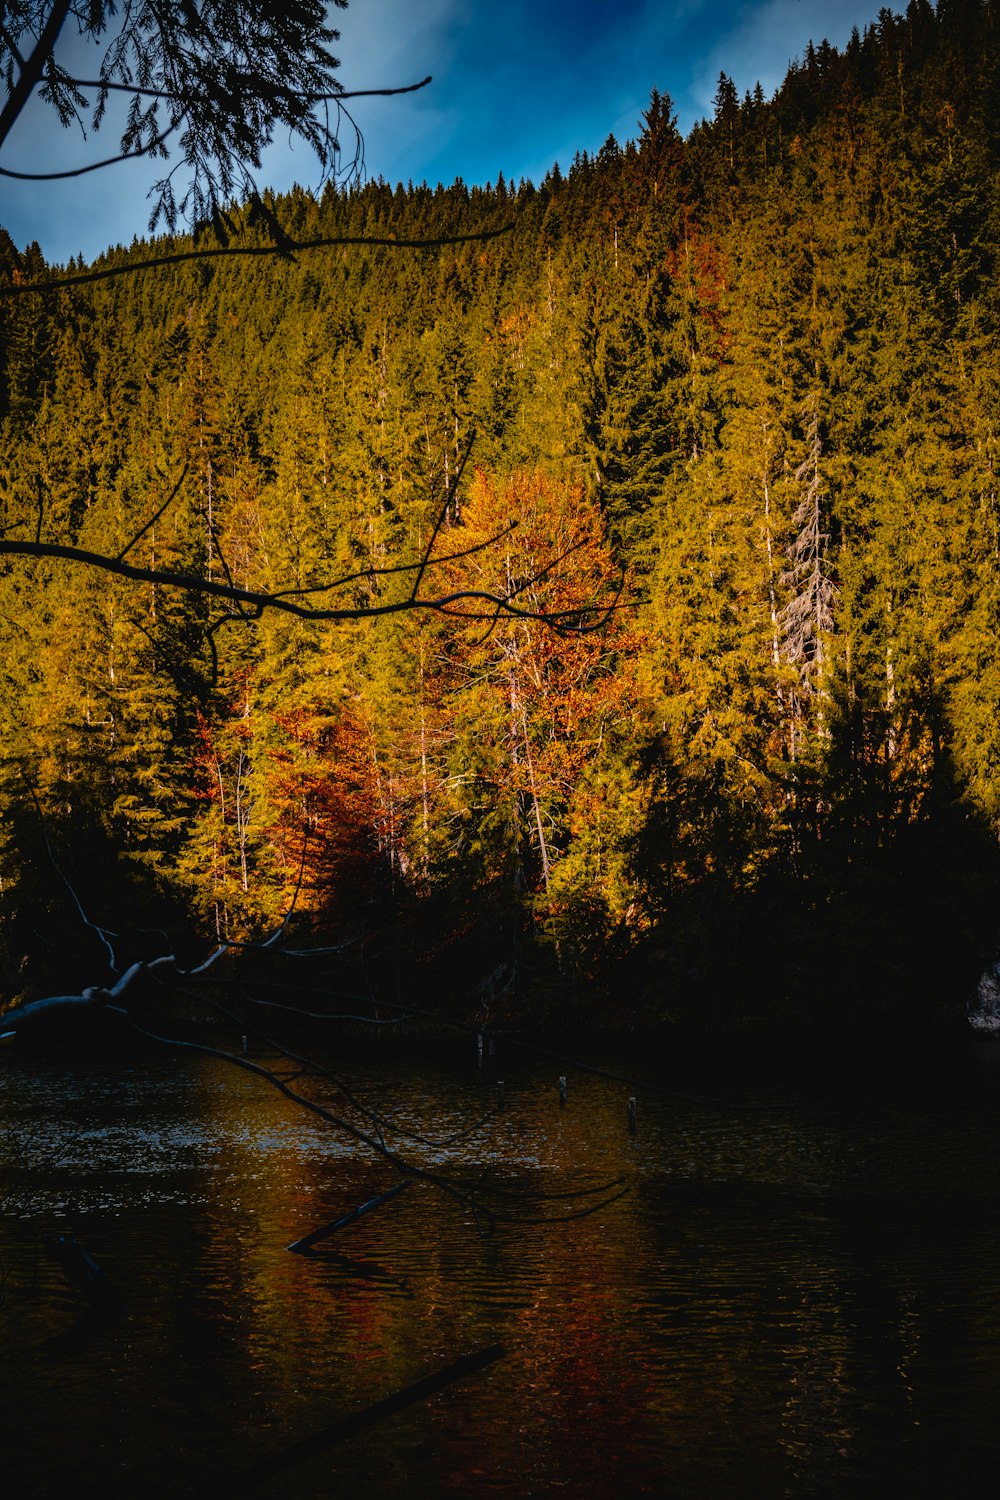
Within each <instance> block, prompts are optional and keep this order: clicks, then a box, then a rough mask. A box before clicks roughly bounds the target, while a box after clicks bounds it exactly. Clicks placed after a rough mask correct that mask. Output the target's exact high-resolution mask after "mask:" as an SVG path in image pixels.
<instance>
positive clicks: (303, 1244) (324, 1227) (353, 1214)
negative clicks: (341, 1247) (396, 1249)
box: [285, 1177, 410, 1255]
mask: <svg viewBox="0 0 1000 1500" xmlns="http://www.w3.org/2000/svg"><path fill="white" fill-rule="evenodd" d="M409 1185H410V1179H409V1178H408V1177H404V1178H403V1181H402V1182H397V1183H396V1185H395V1187H391V1188H389V1189H388V1191H386V1192H384V1193H379V1195H378V1197H377V1198H369V1199H368V1202H367V1203H362V1204H361V1205H360V1207H358V1208H352V1209H351V1211H350V1213H348V1214H342V1215H341V1217H340V1218H339V1219H334V1220H333V1221H332V1222H331V1223H329V1224H321V1225H320V1227H319V1229H314V1230H313V1231H312V1233H311V1234H305V1235H303V1236H302V1238H301V1239H300V1240H293V1241H292V1243H291V1244H290V1245H287V1246H286V1247H285V1248H286V1249H288V1250H290V1251H291V1252H292V1254H293V1255H308V1254H309V1251H310V1250H311V1249H312V1247H313V1246H314V1245H318V1244H319V1243H320V1241H321V1240H325V1239H326V1238H327V1236H328V1235H331V1234H333V1233H334V1232H335V1230H337V1229H343V1227H344V1225H345V1224H353V1223H354V1220H355V1219H361V1218H363V1217H364V1215H365V1214H370V1213H371V1211H372V1209H373V1208H380V1207H381V1205H382V1204H383V1203H388V1201H389V1199H390V1198H395V1196H396V1194H397V1193H401V1192H402V1191H403V1189H404V1188H407V1187H409Z"/></svg>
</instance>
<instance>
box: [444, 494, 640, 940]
mask: <svg viewBox="0 0 1000 1500" xmlns="http://www.w3.org/2000/svg"><path fill="white" fill-rule="evenodd" d="M508 526H509V527H510V529H509V530H507V531H506V533H505V534H504V535H503V536H502V537H501V538H500V539H499V540H498V541H497V542H496V543H495V544H494V545H493V546H491V547H486V548H484V550H483V551H482V552H480V553H478V554H477V555H476V557H475V559H474V560H473V561H474V565H475V567H476V569H477V572H478V578H479V582H480V585H481V587H482V588H483V589H484V590H488V591H495V590H496V589H498V588H502V589H504V590H506V591H513V592H514V594H515V596H516V599H517V603H518V605H519V607H520V608H521V609H522V610H523V614H522V615H521V616H520V617H513V618H512V617H510V616H509V615H508V616H507V617H505V618H497V619H495V620H494V621H492V622H489V621H487V622H485V623H484V621H483V620H481V619H478V620H470V621H469V623H468V624H467V626H466V627H465V628H464V630H463V631H461V632H459V633H458V634H457V635H456V638H455V639H454V641H453V643H452V644H451V645H450V647H449V665H448V670H447V672H446V674H445V676H446V678H447V680H448V683H449V685H448V688H447V691H448V692H449V695H450V697H451V699H452V705H453V708H452V715H453V717H452V722H453V725H454V728H455V740H454V742H453V746H452V760H451V776H450V777H449V779H448V781H447V783H446V786H445V792H444V795H445V798H446V799H447V800H448V801H449V802H450V807H449V808H448V809H447V815H448V816H449V817H450V818H451V820H452V822H453V824H454V825H455V826H456V827H457V828H458V829H460V830H461V833H460V837H461V838H463V839H464V841H465V843H466V846H467V848H468V849H469V850H470V851H472V852H473V853H474V854H475V855H476V856H477V863H478V867H479V875H480V878H481V879H482V880H483V881H484V882H486V883H487V884H492V885H495V886H497V887H498V888H499V889H501V890H503V891H505V892H506V894H507V896H509V897H513V898H514V899H515V900H518V901H521V902H523V904H524V905H525V906H526V908H527V910H528V912H529V914H530V920H531V922H532V923H533V924H534V925H536V926H537V927H538V928H540V929H541V931H542V932H543V934H544V935H545V936H547V937H548V938H549V939H550V940H551V941H552V942H553V944H554V945H555V948H556V951H557V954H558V956H559V960H560V965H561V966H562V965H563V964H564V963H565V962H566V961H567V960H570V959H571V960H572V962H573V963H574V964H575V965H582V966H583V967H584V968H590V967H591V965H592V961H593V958H594V954H595V952H596V951H597V948H598V946H599V945H600V943H601V940H602V939H604V938H606V936H607V933H608V931H609V929H613V928H615V927H619V926H625V925H628V924H629V923H630V922H632V921H633V920H634V919H635V915H636V906H635V894H634V891H633V889H632V884H631V880H630V877H629V874H628V858H627V850H628V844H629V840H630V838H631V837H632V835H633V834H634V832H635V830H636V828H637V826H638V821H639V817H640V812H641V806H640V804H641V792H640V789H639V785H638V780H637V778H636V777H635V776H634V774H633V771H632V768H631V766H630V764H629V761H628V757H627V755H626V753H625V748H624V742H625V740H626V737H627V733H630V732H631V730H632V728H633V727H634V721H635V716H636V714H637V712H640V711H641V710H640V706H639V704H638V701H637V694H636V687H635V673H634V670H633V667H634V660H635V639H634V637H633V635H632V634H631V633H630V618H629V612H628V610H627V608H625V606H624V605H623V602H622V601H623V595H622V593H621V588H620V583H621V580H620V576H619V573H618V570H617V569H616V567H615V564H614V562H613V559H612V556H611V551H610V548H609V545H608V542H607V538H606V535H605V528H604V523H603V517H602V515H601V512H600V509H599V507H598V505H597V503H596V501H595V500H594V499H593V498H592V497H591V496H589V495H588V494H587V493H586V492H585V490H584V489H583V487H582V486H581V485H580V484H579V483H577V482H575V481H572V480H565V479H559V478H556V477H553V476H552V475H549V474H546V473H543V472H541V471H539V470H521V471H518V472H515V473H513V474H511V475H509V476H507V477H499V476H496V475H493V474H490V473H488V472H485V471H483V470H478V471H477V472H476V474H475V477H474V480H473V482H472V484H471V486H470V490H469V494H468V497H467V499H466V500H465V501H464V502H463V504H462V507H461V512H460V527H461V530H462V531H463V532H464V533H465V537H466V542H467V545H475V544H477V543H479V542H480V541H485V540H486V539H487V538H489V537H491V536H496V534H497V533H498V532H500V531H502V530H503V529H504V527H508ZM466 566H467V567H468V563H467V564H466Z"/></svg>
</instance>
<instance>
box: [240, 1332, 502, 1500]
mask: <svg viewBox="0 0 1000 1500" xmlns="http://www.w3.org/2000/svg"><path fill="white" fill-rule="evenodd" d="M506 1352H507V1351H506V1349H505V1348H504V1347H503V1345H502V1344H491V1345H490V1346H489V1347H488V1348H486V1349H479V1350H477V1351H476V1352H475V1353H474V1354H465V1355H463V1356H462V1358H461V1359H456V1360H455V1362H454V1364H450V1365H446V1366H445V1368H444V1369H443V1370H438V1371H436V1372H435V1373H434V1374H433V1375H425V1376H424V1377H423V1379H422V1380H415V1381H414V1382H413V1384H412V1385H407V1386H404V1387H403V1389H402V1390H399V1391H396V1393H395V1394H394V1395H392V1396H386V1397H385V1398H384V1400H382V1401H376V1402H374V1403H373V1405H371V1406H366V1407H364V1409H363V1410H362V1411H358V1412H353V1413H352V1414H351V1415H350V1416H348V1417H341V1419H340V1421H339V1422H334V1423H333V1424H332V1425H331V1426H330V1427H324V1428H323V1429H322V1431H320V1432H314V1433H313V1434H312V1435H311V1436H310V1437H307V1438H302V1439H300V1441H299V1442H297V1443H292V1444H291V1445H290V1446H289V1447H287V1448H283V1449H282V1450H281V1452H280V1453H274V1454H272V1455H271V1456H270V1457H269V1458H265V1459H262V1460H261V1462H260V1463H258V1464H256V1465H255V1466H254V1467H253V1468H252V1469H250V1470H248V1471H247V1472H246V1473H244V1474H242V1475H240V1476H239V1478H240V1481H241V1487H242V1485H249V1486H255V1485H258V1484H263V1483H264V1481H265V1480H267V1479H271V1478H273V1477H274V1475H276V1474H282V1473H284V1471H285V1470H286V1469H290V1468H292V1467H293V1466H294V1465H295V1464H299V1463H303V1462H305V1460H306V1459H309V1458H316V1457H318V1456H319V1454H321V1453H324V1452H325V1451H326V1449H327V1448H331V1447H333V1445H334V1444H335V1443H341V1442H343V1441H344V1439H345V1438H350V1437H354V1436H355V1434H357V1433H359V1432H364V1431H365V1430H366V1428H368V1427H374V1426H375V1424H376V1423H377V1422H383V1421H384V1420H385V1419H386V1417H391V1416H394V1415H395V1414H396V1412H398V1411H403V1410H404V1408H405V1407H407V1406H412V1405H414V1403H415V1402H417V1401H425V1400H426V1399H427V1397H428V1396H433V1395H435V1394H436V1393H437V1392H438V1391H443V1390H444V1389H445V1388H446V1387H447V1386H449V1385H453V1384H454V1383H455V1381H456V1380H462V1379H463V1378H464V1377H465V1376H466V1375H474V1374H475V1373H476V1371H477V1370H484V1369H485V1368H486V1366H487V1365H492V1364H494V1363H495V1362H496V1361H497V1360H498V1359H502V1358H503V1356H504V1355H505V1354H506Z"/></svg>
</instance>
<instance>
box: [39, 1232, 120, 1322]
mask: <svg viewBox="0 0 1000 1500" xmlns="http://www.w3.org/2000/svg"><path fill="white" fill-rule="evenodd" d="M45 1248H46V1250H47V1251H48V1252H49V1254H50V1255H51V1257H52V1259H53V1260H54V1261H55V1262H56V1263H57V1264H58V1265H59V1266H60V1267H61V1268H62V1271H63V1274H64V1275H65V1277H66V1280H67V1281H68V1282H69V1283H70V1285H71V1286H72V1287H74V1288H75V1289H76V1291H78V1292H81V1293H82V1294H83V1295H84V1296H85V1297H86V1298H87V1300H88V1301H90V1302H92V1303H93V1304H94V1306H95V1307H98V1308H100V1309H101V1311H102V1312H106V1313H123V1312H125V1310H126V1308H125V1299H124V1297H122V1295H121V1293H120V1292H119V1290H118V1288H117V1287H116V1286H115V1284H114V1282H113V1281H112V1280H111V1278H110V1277H109V1276H108V1275H106V1273H105V1272H104V1271H102V1270H101V1268H100V1266H99V1265H98V1264H97V1262H96V1260H95V1259H94V1257H93V1256H92V1255H89V1254H88V1253H87V1251H86V1250H84V1248H83V1246H82V1245H80V1244H78V1242H77V1241H76V1239H74V1237H73V1235H71V1234H47V1235H46V1236H45Z"/></svg>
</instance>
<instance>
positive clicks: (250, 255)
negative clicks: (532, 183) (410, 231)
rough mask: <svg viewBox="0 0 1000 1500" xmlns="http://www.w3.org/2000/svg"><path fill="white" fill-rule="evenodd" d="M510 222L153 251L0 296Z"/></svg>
mask: <svg viewBox="0 0 1000 1500" xmlns="http://www.w3.org/2000/svg"><path fill="white" fill-rule="evenodd" d="M513 227H514V226H513V224H501V225H500V227H499V228H498V229H478V230H476V231H475V232H474V233H470V234H448V235H440V236H438V237H436V238H434V239H428V240H411V239H400V238H399V237H398V236H397V235H394V234H386V235H366V234H356V235H350V234H333V235H324V236H322V237H321V238H319V239H315V240H293V239H291V238H290V237H289V238H287V239H286V240H285V241H284V242H283V243H282V244H271V245H212V246H207V245H206V246H204V247H203V248H201V249H195V250H175V251H173V252H171V253H168V254H166V255H155V256H152V257H151V258H150V259H148V260H136V261H129V262H128V263H127V264H126V265H120V266H102V267H99V268H98V269H97V270H94V271H83V272H81V273H80V274H79V275H76V276H60V277H56V278H54V279H53V280H51V281H36V282H29V281H18V282H7V283H6V284H5V285H0V297H20V296H23V295H25V294H27V293H29V292H34V293H36V294H37V295H38V296H47V295H48V294H49V293H50V292H58V291H62V290H63V289H64V288H66V287H73V286H85V285H86V284H87V283H88V282H92V281H116V280H118V278H119V277H122V276H137V275H139V273H140V272H142V271H152V270H155V269H157V268H158V267H160V266H176V265H181V264H183V263H184V262H185V261H192V260H199V261H201V260H220V259H223V258H229V259H232V258H234V257H236V258H240V257H242V258H244V259H249V260H270V259H273V258H274V257H276V256H277V257H285V258H288V257H289V256H291V255H296V254H300V253H301V252H303V251H305V250H325V249H328V248H330V247H331V246H333V245H344V246H348V245H360V246H366V247H372V248H376V249H377V248H380V247H381V248H383V249H390V250H437V249H441V248H442V247H443V246H446V245H467V244H470V243H472V242H473V241H482V242H484V243H485V242H486V241H488V240H495V239H498V238H499V237H500V236H501V235H504V234H509V233H510V232H511V230H512V229H513Z"/></svg>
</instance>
